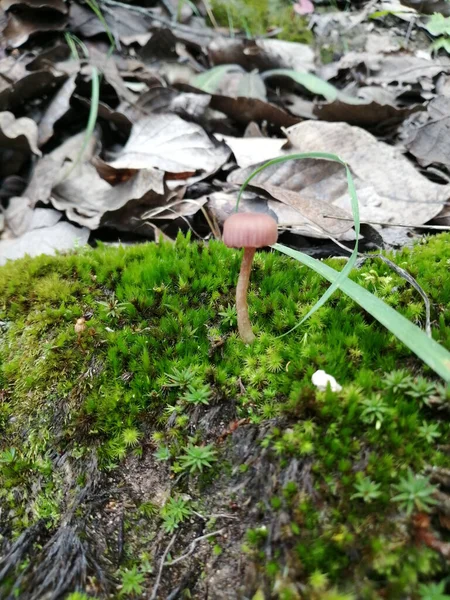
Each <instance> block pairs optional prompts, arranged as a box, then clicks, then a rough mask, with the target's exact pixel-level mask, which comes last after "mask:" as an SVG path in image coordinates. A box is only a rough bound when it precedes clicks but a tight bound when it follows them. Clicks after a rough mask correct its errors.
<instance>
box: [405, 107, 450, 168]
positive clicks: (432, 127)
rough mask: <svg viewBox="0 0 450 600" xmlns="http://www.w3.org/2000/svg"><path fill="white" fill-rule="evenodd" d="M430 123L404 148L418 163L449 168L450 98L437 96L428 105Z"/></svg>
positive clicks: (415, 133)
mask: <svg viewBox="0 0 450 600" xmlns="http://www.w3.org/2000/svg"><path fill="white" fill-rule="evenodd" d="M428 114H429V118H430V121H429V122H428V123H427V124H426V125H423V126H422V127H420V128H419V129H417V130H416V131H415V132H414V134H413V136H412V138H411V139H410V140H409V141H408V142H407V144H406V147H407V148H408V150H409V151H410V152H411V154H413V155H414V156H415V157H416V158H417V160H418V161H419V163H420V164H421V165H422V166H424V167H426V166H428V165H430V164H431V163H441V164H443V165H446V166H450V98H447V97H446V96H438V97H437V98H435V99H434V100H432V101H431V102H430V104H429V105H428Z"/></svg>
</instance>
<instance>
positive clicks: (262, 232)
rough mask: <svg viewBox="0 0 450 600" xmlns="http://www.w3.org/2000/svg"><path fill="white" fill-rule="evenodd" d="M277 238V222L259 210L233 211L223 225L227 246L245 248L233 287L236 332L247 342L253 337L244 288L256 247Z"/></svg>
mask: <svg viewBox="0 0 450 600" xmlns="http://www.w3.org/2000/svg"><path fill="white" fill-rule="evenodd" d="M277 239H278V230H277V222H276V221H275V219H273V218H272V217H269V215H265V214H262V213H234V214H233V215H231V216H230V217H228V219H227V220H226V221H225V223H224V226H223V242H224V244H225V245H226V246H228V247H230V248H244V256H243V257H242V264H241V271H240V273H239V280H238V283H237V287H236V312H237V322H238V329H239V334H240V336H241V339H242V340H243V341H244V342H245V343H246V344H251V343H252V342H253V341H254V340H255V336H254V334H253V331H252V325H251V323H250V318H249V316H248V306H247V288H248V284H249V279H250V271H251V269H252V262H253V257H254V255H255V250H256V248H262V247H263V246H271V245H272V244H275V243H276V241H277Z"/></svg>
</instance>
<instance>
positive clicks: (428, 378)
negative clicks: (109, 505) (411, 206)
mask: <svg viewBox="0 0 450 600" xmlns="http://www.w3.org/2000/svg"><path fill="white" fill-rule="evenodd" d="M449 241H450V236H448V235H442V236H437V237H434V238H429V239H428V240H425V242H424V243H423V244H421V245H418V246H416V247H415V248H414V249H413V250H404V251H403V252H401V253H399V254H398V255H397V256H395V257H393V259H394V260H395V262H397V263H398V264H400V265H401V266H402V267H404V268H406V269H407V270H408V271H409V272H410V273H411V274H412V275H413V276H414V277H416V278H417V280H418V281H419V283H420V284H421V286H422V287H423V288H424V289H425V290H426V292H427V294H428V296H429V297H430V300H431V302H432V305H433V314H432V319H433V336H434V337H435V338H436V339H437V340H438V341H439V342H440V343H442V344H444V345H445V346H446V347H450V312H449V308H448V307H449V306H450V278H449V277H448V267H449V261H450V244H449ZM240 256H241V254H240V253H239V252H235V251H232V250H229V249H227V248H225V247H224V246H223V245H222V244H220V243H218V242H212V243H210V244H208V245H205V244H194V243H191V242H190V240H189V239H185V238H183V237H181V236H180V237H179V238H178V240H177V242H176V244H173V245H172V244H166V243H161V244H158V245H156V244H148V245H142V246H135V247H131V248H126V249H125V248H102V247H100V248H98V249H97V250H89V249H87V250H83V251H80V252H78V253H76V254H72V255H67V256H57V257H53V258H52V257H45V256H44V257H38V258H35V259H32V260H29V259H24V260H21V261H17V262H14V263H9V264H7V265H6V266H5V267H2V268H1V269H0V321H1V332H0V366H1V370H0V382H1V386H2V388H3V389H2V390H1V391H0V503H1V505H2V506H4V507H5V510H3V511H2V512H1V515H0V525H1V526H2V531H4V532H5V533H4V534H3V535H4V538H3V542H4V543H6V540H13V539H16V538H17V537H18V536H19V535H20V534H21V533H22V532H24V531H25V530H27V528H29V527H30V526H32V525H33V524H36V523H38V522H44V523H45V526H46V530H47V535H48V536H51V535H52V534H53V533H52V532H54V531H57V530H58V527H59V526H60V524H61V522H62V519H63V516H64V519H66V518H67V516H66V515H67V511H68V510H69V509H70V507H71V506H72V505H73V502H74V499H76V498H77V497H78V495H79V493H80V490H81V489H83V488H84V487H85V486H87V485H88V483H89V480H90V477H91V476H92V474H91V470H90V469H91V467H89V465H91V464H92V460H94V459H95V461H96V462H97V463H98V465H99V468H100V470H101V471H102V472H104V473H107V472H110V471H111V472H113V473H115V472H120V466H121V465H122V464H123V461H124V459H125V458H126V457H128V458H130V457H135V458H136V460H137V461H138V462H139V461H140V460H141V459H142V457H143V456H145V455H149V454H150V456H151V457H153V461H154V465H155V467H154V468H155V469H162V470H164V473H165V477H166V478H169V477H172V479H173V481H174V489H173V490H172V491H171V493H170V496H166V497H165V499H164V500H163V501H162V502H159V503H154V502H153V500H152V498H147V499H146V500H145V501H144V502H138V503H137V504H136V507H135V509H134V510H131V509H130V510H128V512H127V520H126V522H125V529H126V528H127V527H128V528H129V529H130V532H132V531H134V530H135V529H136V528H139V536H137V537H139V539H140V542H139V540H138V541H133V542H130V543H129V545H128V546H126V548H125V551H124V552H125V565H124V567H123V569H122V570H121V571H120V573H119V574H118V572H116V571H114V573H113V577H115V578H116V581H117V586H118V587H117V590H116V592H117V594H119V591H120V589H121V588H120V586H121V585H122V586H123V585H124V581H125V580H126V581H127V583H128V584H129V585H130V586H131V587H132V586H133V584H134V585H136V586H140V587H142V588H143V589H144V588H145V589H147V588H146V586H147V587H148V585H150V583H149V582H151V581H152V580H151V575H150V571H151V568H146V569H143V567H140V566H139V565H140V564H141V563H140V562H139V560H140V559H139V558H138V557H139V556H141V554H142V553H143V552H145V551H146V550H148V548H147V546H148V544H150V543H151V540H153V539H154V538H155V537H156V531H157V530H158V529H160V530H162V531H166V532H167V534H168V535H171V534H172V533H173V532H177V533H178V532H180V531H183V530H184V529H186V528H187V527H189V522H190V519H191V518H192V515H193V514H197V513H198V511H200V513H201V512H202V510H203V509H202V503H203V502H207V499H208V496H209V495H210V490H211V489H215V486H217V487H218V488H220V489H221V490H222V491H221V492H220V493H221V495H222V496H223V495H227V494H229V501H230V502H231V501H233V502H234V501H235V499H234V495H232V494H231V492H227V491H226V489H227V488H226V486H227V485H228V482H229V484H230V489H232V488H233V485H231V482H232V481H233V478H236V477H237V478H238V479H239V481H240V480H242V481H251V480H252V478H253V477H255V476H256V475H257V472H258V469H257V467H256V466H255V464H260V467H259V468H261V469H264V468H267V467H268V465H271V468H272V469H273V471H272V473H274V474H277V476H275V475H274V476H273V477H271V478H267V482H266V484H267V485H269V483H270V486H272V487H271V488H270V491H268V492H267V497H266V498H265V501H263V498H258V500H261V502H260V504H256V503H255V502H253V503H250V504H249V502H247V501H245V502H244V500H245V498H244V497H243V498H241V500H242V502H243V506H245V507H249V508H246V509H245V510H248V511H249V512H248V515H249V516H248V523H249V532H248V535H247V538H246V539H245V538H244V537H243V539H242V540H241V543H242V544H243V545H244V549H245V555H246V557H247V559H249V560H250V559H251V560H253V561H255V563H256V564H257V565H259V567H260V569H261V572H260V574H261V579H262V580H265V579H267V582H268V585H269V586H271V587H272V588H273V589H278V590H284V591H283V594H284V596H283V594H282V593H281V592H280V593H279V597H288V596H289V594H291V595H292V594H297V591H296V583H298V582H302V584H303V585H305V586H306V587H305V588H304V589H306V590H308V591H307V594H310V595H309V596H308V595H306V596H305V597H311V598H316V597H318V598H319V597H320V598H326V597H327V598H330V599H331V598H345V597H353V596H354V597H361V598H367V599H372V598H381V597H389V598H392V599H394V600H395V599H397V598H398V599H399V600H400V599H401V598H403V596H402V594H404V593H408V594H414V593H415V592H416V588H417V585H419V582H428V581H430V580H433V581H437V582H438V581H440V579H441V575H440V573H442V572H443V570H444V563H443V562H442V560H441V557H440V555H439V553H438V552H437V551H436V550H432V549H430V548H425V547H424V546H423V545H422V546H417V544H416V540H415V539H414V535H413V534H412V533H411V531H412V530H411V518H412V517H411V516H410V513H412V514H413V515H414V514H415V513H417V511H418V510H420V511H422V512H423V511H434V512H436V511H439V505H436V502H435V500H434V495H433V494H434V493H435V490H436V485H437V484H438V483H439V480H436V479H433V480H430V479H429V477H430V471H429V469H428V467H429V466H435V467H438V468H441V467H442V468H444V469H448V468H449V467H450V459H449V457H448V451H447V453H446V450H445V448H446V446H445V443H444V440H446V439H448V435H449V433H450V427H449V423H448V422H447V420H446V419H445V418H444V417H445V410H448V406H449V404H448V402H449V393H448V389H445V388H444V387H443V386H440V384H439V382H437V381H436V380H435V379H434V378H433V374H432V373H431V372H430V371H429V370H428V369H427V368H426V367H424V366H423V365H421V364H420V362H419V361H418V360H416V359H415V357H414V356H413V355H411V353H410V352H409V351H408V350H407V349H406V348H405V347H404V346H403V345H402V344H400V342H398V340H396V339H395V338H393V336H392V335H391V334H390V333H389V332H387V331H386V330H384V329H383V328H382V327H381V326H379V325H378V324H377V323H376V322H374V321H373V320H372V319H371V317H369V316H368V315H367V314H366V313H365V312H364V310H363V309H362V308H359V307H357V306H356V305H355V304H354V303H353V302H352V301H350V300H349V299H347V298H346V297H345V296H343V295H342V294H336V295H335V296H333V299H332V300H331V301H330V302H329V303H328V304H327V305H326V306H325V307H324V308H322V309H321V310H320V311H318V313H316V314H315V315H314V316H313V318H311V319H310V320H309V321H307V322H306V323H305V324H304V325H303V326H302V327H301V328H299V329H298V330H296V331H295V332H294V333H292V334H290V335H289V336H286V337H284V338H282V339H280V338H279V337H277V336H278V335H279V334H281V333H284V332H286V331H287V330H288V329H290V328H291V327H292V326H293V325H294V324H295V323H296V322H297V321H298V320H299V319H300V318H301V316H302V315H304V314H305V313H306V312H307V311H308V310H309V308H310V307H311V306H312V305H313V304H314V303H315V301H316V300H317V299H318V297H319V296H320V295H321V294H322V293H323V291H324V289H325V288H326V285H327V284H326V283H325V282H324V281H323V280H321V279H320V278H319V277H318V276H317V275H316V274H314V273H312V272H311V271H308V270H307V269H306V268H305V267H302V266H300V265H299V264H298V263H295V262H293V261H291V260H290V259H288V258H286V257H283V256H278V255H276V254H274V253H270V254H269V253H267V254H260V255H258V256H257V258H256V260H255V266H254V271H253V273H252V283H251V288H250V293H249V305H250V311H251V317H252V322H253V323H254V329H255V332H256V333H257V340H256V343H255V344H254V345H253V346H251V347H246V346H244V345H243V344H242V342H241V341H240V339H239V338H238V336H237V334H236V331H235V312H234V311H233V310H232V308H230V307H232V306H233V293H234V286H235V282H236V279H237V274H238V271H239V263H240ZM329 263H330V264H331V265H333V266H335V267H336V268H340V267H341V265H340V261H336V260H331V261H329ZM352 278H353V279H355V280H356V281H358V282H359V283H360V284H361V285H364V286H365V287H367V288H368V289H370V290H371V291H374V292H375V293H376V294H378V295H380V296H381V297H383V298H384V299H385V300H386V301H388V302H390V303H392V304H394V305H395V307H396V309H397V310H399V311H400V312H402V313H403V314H405V315H407V316H409V318H412V319H414V320H415V321H416V322H417V323H419V324H421V323H422V321H423V312H422V310H421V304H420V298H419V297H418V295H417V293H416V292H415V291H414V290H412V288H410V287H409V285H408V284H407V283H406V282H405V281H404V280H403V279H401V278H400V277H399V276H398V275H396V274H395V273H393V272H392V271H390V270H389V269H388V267H387V266H386V265H385V264H384V263H382V262H378V261H376V260H372V261H368V262H367V263H366V264H365V265H364V267H363V268H362V269H360V270H358V271H354V272H353V273H352ZM80 318H84V320H85V322H84V325H85V326H84V329H83V330H82V331H79V332H76V331H75V323H76V322H77V320H79V319H80ZM317 369H325V370H326V371H327V372H328V373H332V374H333V375H334V376H335V377H336V378H337V380H338V381H339V382H340V383H341V385H342V386H343V389H342V392H339V393H333V392H331V391H330V390H327V391H325V392H318V391H317V390H316V389H315V388H314V387H313V386H312V384H311V375H312V374H313V373H314V372H315V371H316V370H317ZM436 407H437V408H438V409H439V410H437V409H436ZM217 411H218V414H220V415H223V416H221V419H222V420H221V421H220V425H219V426H217V425H211V424H210V423H212V422H213V421H205V423H207V425H205V424H202V423H203V421H202V419H207V418H211V419H212V417H210V415H213V414H216V413H217ZM231 421H233V422H234V423H240V427H241V428H244V430H245V428H252V427H255V426H256V430H258V427H259V428H261V431H264V432H265V433H264V434H263V435H262V437H261V441H260V442H258V443H256V442H255V443H254V445H253V446H252V451H251V453H250V458H248V455H246V456H245V458H242V455H240V454H239V452H237V451H236V453H235V454H234V453H233V452H234V448H235V445H236V444H237V443H238V439H239V436H233V435H232V433H233V431H234V429H230V430H229V431H225V433H224V426H227V424H228V423H229V422H231ZM208 423H209V424H208ZM238 431H239V430H238ZM441 441H442V442H443V443H442V445H440V442H441ZM261 442H262V443H261ZM61 457H64V460H63V461H62V460H60V459H61ZM258 461H259V462H258ZM261 461H267V462H266V463H263V462H261ZM264 464H265V467H264V466H261V465H264ZM299 465H303V467H302V469H305V470H304V471H302V472H303V475H302V476H299V474H298V472H297V471H298V469H299ZM427 469H428V470H427ZM290 473H291V475H289V474H290ZM292 473H293V474H294V475H292ZM414 474H420V477H421V478H422V479H420V478H416V477H415V476H414ZM277 477H278V478H279V483H278V479H277ZM411 478H413V479H414V480H417V481H418V482H419V483H418V486H419V487H417V488H415V487H414V486H415V483H414V481H413V480H412V479H411ZM411 485H412V486H413V488H411ZM220 486H222V487H220ZM224 486H225V487H224ZM408 486H410V487H408ZM419 488H420V489H419ZM223 489H225V492H224V491H223ZM233 489H234V488H233ZM236 489H239V490H245V487H243V486H242V485H241V486H238V487H237V488H236ZM408 490H412V491H411V493H413V494H414V493H417V499H414V498H412V499H409V500H405V498H402V497H401V494H402V493H405V491H408ZM414 490H416V491H414ZM421 490H422V491H423V490H425V492H424V493H425V494H428V496H427V499H426V500H425V501H424V499H423V496H420V497H419V495H420V494H421V493H422V491H421ZM186 492H189V495H188V496H185V495H184V494H186ZM240 493H242V494H243V493H244V492H240ZM408 493H409V491H408ZM261 494H262V496H264V492H261ZM238 499H239V498H238ZM77 510H78V512H77V513H76V515H78V514H82V513H83V510H84V509H83V508H82V507H81V506H79V507H78V509H77ZM212 512H214V511H212ZM219 512H220V511H219ZM255 515H259V516H258V518H256V516H255ZM255 519H256V520H255ZM273 519H282V520H283V523H282V525H280V528H279V533H278V534H277V536H278V537H277V540H276V542H275V541H274V542H273V544H278V546H276V548H275V550H276V552H277V553H279V554H276V555H274V554H273V551H274V550H273V548H272V550H271V552H267V547H268V546H267V539H268V537H267V536H268V533H269V530H268V529H267V526H266V523H270V522H271V521H272V520H273ZM143 523H144V524H143ZM408 527H409V529H408ZM271 535H272V534H271ZM435 535H438V534H435ZM270 539H271V538H270ZM144 541H145V545H143V544H144ZM219 542H220V547H221V548H222V553H221V554H220V555H219V554H218V556H217V559H218V560H219V559H220V560H226V559H227V551H226V548H225V547H223V544H222V543H221V541H220V540H218V542H217V543H219ZM0 543H2V539H1V538H0ZM271 543H272V542H271ZM40 544H41V542H40ZM41 546H42V544H41ZM41 546H39V547H41ZM36 547H38V546H36ZM210 547H211V549H213V548H214V544H211V545H210ZM212 551H213V550H211V552H212ZM145 560H146V561H147V562H148V561H150V562H152V561H154V557H153V556H151V557H150V558H146V559H145ZM286 565H289V569H288V571H286ZM17 568H18V569H20V566H18V567H17ZM153 568H154V569H155V568H156V563H153ZM287 572H289V577H287V576H286V577H287V579H286V577H285V574H286V573H287ZM130 574H131V575H130ZM282 574H283V575H282ZM319 575H320V577H319ZM324 577H325V579H324ZM280 578H282V579H280ZM283 578H284V579H283ZM433 578H435V579H433ZM319 580H320V581H319ZM317 581H319V583H320V582H322V583H323V582H325V583H323V590H324V591H320V593H319V591H317V590H318V587H317V586H318V585H319V584H318V583H317ZM350 581H351V582H353V583H352V584H350V583H349V582H350ZM13 582H14V578H13V577H12V578H11V577H10V579H7V580H6V582H5V583H4V584H3V586H4V587H3V588H2V587H1V586H2V584H0V596H1V592H2V591H3V590H4V589H7V590H9V589H10V587H11V586H12V585H13ZM308 582H309V583H308ZM322 583H320V585H322ZM5 586H6V587H5ZM8 586H9V587H8ZM150 587H151V586H150ZM130 589H131V588H130ZM337 590H340V591H337ZM71 591H76V590H75V588H74V589H73V590H71ZM90 591H91V590H86V592H88V593H90ZM320 594H322V595H320ZM339 594H340V595H339ZM352 594H353V596H352ZM355 594H356V596H355ZM292 597H299V596H295V595H294V596H292ZM414 598H415V596H414Z"/></svg>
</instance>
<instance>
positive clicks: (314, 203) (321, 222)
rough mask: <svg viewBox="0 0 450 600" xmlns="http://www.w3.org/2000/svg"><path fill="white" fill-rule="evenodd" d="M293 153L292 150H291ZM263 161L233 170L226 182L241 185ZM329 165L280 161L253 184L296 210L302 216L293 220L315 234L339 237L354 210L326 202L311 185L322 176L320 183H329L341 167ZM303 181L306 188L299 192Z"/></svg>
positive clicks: (305, 161) (347, 228) (347, 226)
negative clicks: (329, 167) (313, 190)
mask: <svg viewBox="0 0 450 600" xmlns="http://www.w3.org/2000/svg"><path fill="white" fill-rule="evenodd" d="M290 152H293V150H292V149H291V150H290ZM262 164H263V163H261V164H256V165H255V164H254V165H252V166H250V167H247V168H246V169H238V170H237V171H233V172H232V173H231V174H230V175H229V177H228V179H227V181H228V182H229V183H234V184H237V185H242V184H243V183H244V181H245V180H246V179H247V178H248V177H249V175H250V174H251V173H252V172H253V171H254V170H255V169H257V168H258V167H259V166H262ZM329 165H332V168H331V170H330V171H325V170H324V168H323V164H318V162H317V161H315V160H311V159H307V160H304V161H300V160H292V161H285V162H282V163H277V164H274V165H271V166H269V167H267V168H266V169H264V171H262V172H261V173H259V174H258V175H256V176H255V177H254V178H253V179H252V181H251V183H250V185H251V187H253V188H254V187H256V188H259V189H261V190H264V191H265V192H267V193H268V194H270V196H272V197H273V198H275V199H276V200H279V201H280V202H282V203H283V204H286V205H288V206H290V207H291V208H293V209H294V210H296V211H297V212H298V213H299V214H300V215H301V216H302V217H303V219H301V220H299V218H298V217H297V218H296V220H295V221H294V223H296V224H297V225H299V224H301V225H302V226H303V227H307V228H308V229H309V232H310V234H311V235H312V237H328V236H329V235H332V236H340V235H341V234H343V233H346V232H347V231H348V230H349V229H351V228H352V227H353V221H352V220H351V212H347V211H345V210H342V209H341V208H339V207H338V206H334V205H333V203H332V198H330V200H328V201H327V200H325V201H324V200H322V199H321V198H320V196H319V195H318V194H314V193H311V188H313V189H314V187H315V186H316V185H317V183H319V181H318V180H319V179H320V183H319V185H322V186H323V185H326V182H327V179H328V178H329V177H330V176H331V177H332V176H333V175H334V174H335V173H336V172H337V169H336V166H337V167H339V165H336V164H333V163H329ZM329 165H327V167H328V166H329ZM300 182H302V183H300ZM307 182H308V183H307ZM302 184H303V186H304V187H303V186H302V187H303V189H302V190H301V191H297V188H298V187H300V185H302ZM336 217H337V218H336Z"/></svg>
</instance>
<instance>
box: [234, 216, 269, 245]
mask: <svg viewBox="0 0 450 600" xmlns="http://www.w3.org/2000/svg"><path fill="white" fill-rule="evenodd" d="M277 239H278V229H277V222H276V221H275V219H272V217H269V215H265V214H263V213H234V214H232V215H231V216H230V217H228V219H227V220H226V221H225V223H224V225H223V243H224V244H225V245H226V246H228V247H229V248H262V247H263V246H271V245H272V244H275V243H276V241H277Z"/></svg>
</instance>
